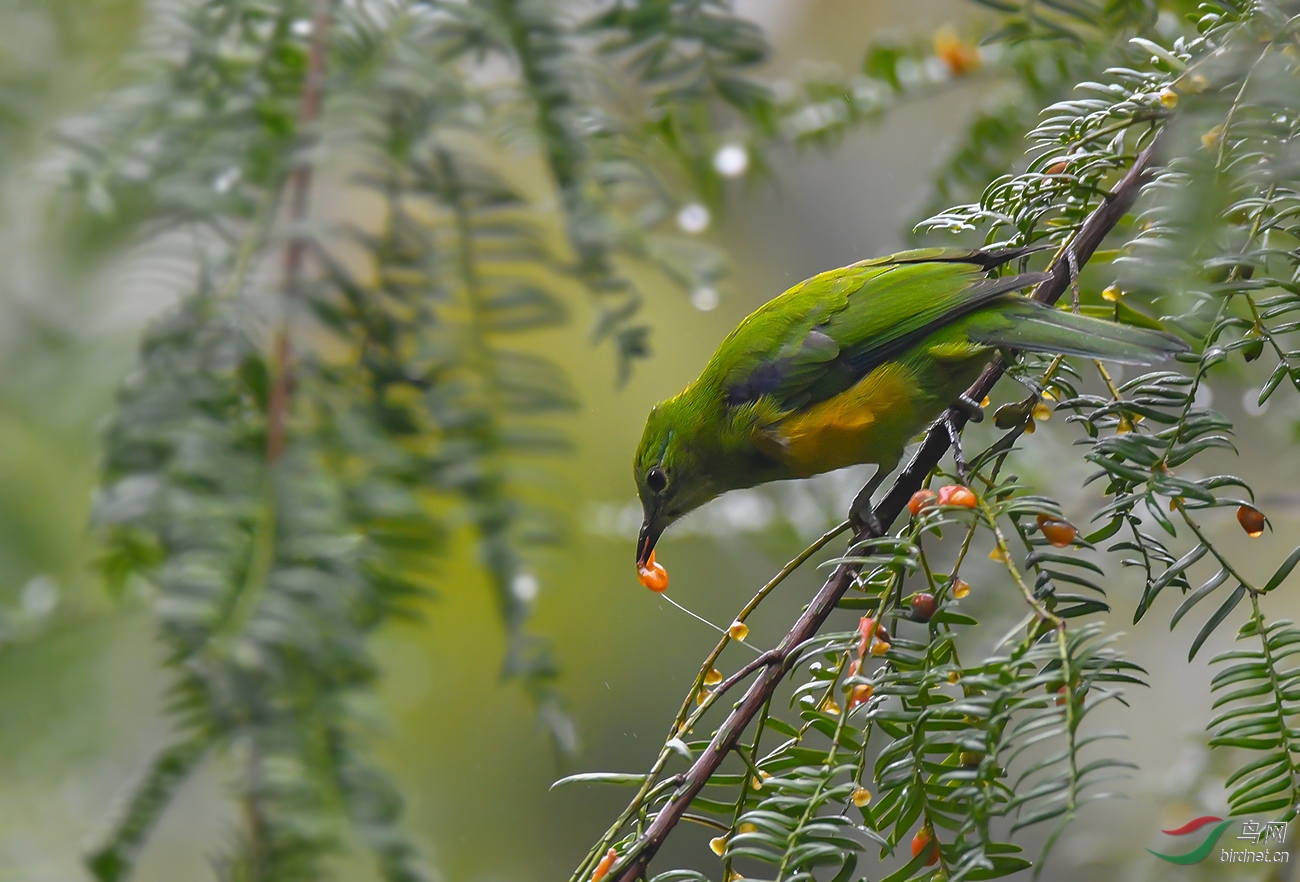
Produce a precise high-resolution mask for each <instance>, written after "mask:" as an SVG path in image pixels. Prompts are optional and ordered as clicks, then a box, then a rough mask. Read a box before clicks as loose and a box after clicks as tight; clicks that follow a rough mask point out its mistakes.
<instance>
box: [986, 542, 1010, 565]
mask: <svg viewBox="0 0 1300 882" xmlns="http://www.w3.org/2000/svg"><path fill="white" fill-rule="evenodd" d="M989 560H995V561H997V562H998V563H1006V562H1007V560H1008V558H1007V553H1006V552H1005V551H1003V550H1002V546H1000V545H995V546H993V550H992V551H990V552H989Z"/></svg>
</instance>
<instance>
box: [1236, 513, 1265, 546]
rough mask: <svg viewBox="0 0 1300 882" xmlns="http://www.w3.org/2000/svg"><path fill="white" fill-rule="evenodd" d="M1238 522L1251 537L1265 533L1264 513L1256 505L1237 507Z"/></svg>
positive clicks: (1257, 536) (1254, 537)
mask: <svg viewBox="0 0 1300 882" xmlns="http://www.w3.org/2000/svg"><path fill="white" fill-rule="evenodd" d="M1237 523H1239V524H1241V529H1243V530H1245V531H1246V535H1247V536H1249V537H1250V538H1251V539H1258V538H1259V537H1260V536H1263V535H1264V513H1263V512H1262V511H1260V510H1259V509H1257V508H1255V507H1254V506H1250V505H1243V506H1241V507H1240V508H1238V509H1237Z"/></svg>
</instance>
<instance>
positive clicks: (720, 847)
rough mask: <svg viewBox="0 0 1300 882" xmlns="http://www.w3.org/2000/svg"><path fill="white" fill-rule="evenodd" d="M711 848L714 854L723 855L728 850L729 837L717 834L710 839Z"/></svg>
mask: <svg viewBox="0 0 1300 882" xmlns="http://www.w3.org/2000/svg"><path fill="white" fill-rule="evenodd" d="M709 848H710V850H712V851H713V853H714V854H716V855H718V856H719V857H721V856H722V855H723V854H724V853H726V851H727V837H725V836H715V837H714V838H712V839H710V840H709Z"/></svg>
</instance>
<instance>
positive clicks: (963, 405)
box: [952, 392, 984, 423]
mask: <svg viewBox="0 0 1300 882" xmlns="http://www.w3.org/2000/svg"><path fill="white" fill-rule="evenodd" d="M952 406H953V407H955V408H957V409H958V410H960V411H961V412H962V413H964V414H966V419H967V420H969V421H970V422H972V423H981V422H983V421H984V408H982V407H980V403H979V402H978V401H976V400H975V399H974V398H971V397H970V396H969V395H967V394H966V393H964V392H963V393H962V394H961V395H959V396H957V400H956V401H954V402H953V403H952Z"/></svg>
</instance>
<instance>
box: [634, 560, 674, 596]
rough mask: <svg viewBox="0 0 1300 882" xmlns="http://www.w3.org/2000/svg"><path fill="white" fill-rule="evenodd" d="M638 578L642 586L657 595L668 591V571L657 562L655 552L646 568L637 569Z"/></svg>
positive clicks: (647, 562)
mask: <svg viewBox="0 0 1300 882" xmlns="http://www.w3.org/2000/svg"><path fill="white" fill-rule="evenodd" d="M636 577H637V579H638V580H639V581H640V582H641V584H642V585H644V586H646V587H647V588H649V589H650V590H651V591H653V592H655V593H656V594H662V593H663V592H665V591H667V590H668V571H667V570H666V569H664V565H663V564H661V563H659V562H658V561H656V560H655V553H654V552H653V551H652V552H650V559H649V560H648V561H646V564H645V566H643V567H637V571H636Z"/></svg>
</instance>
